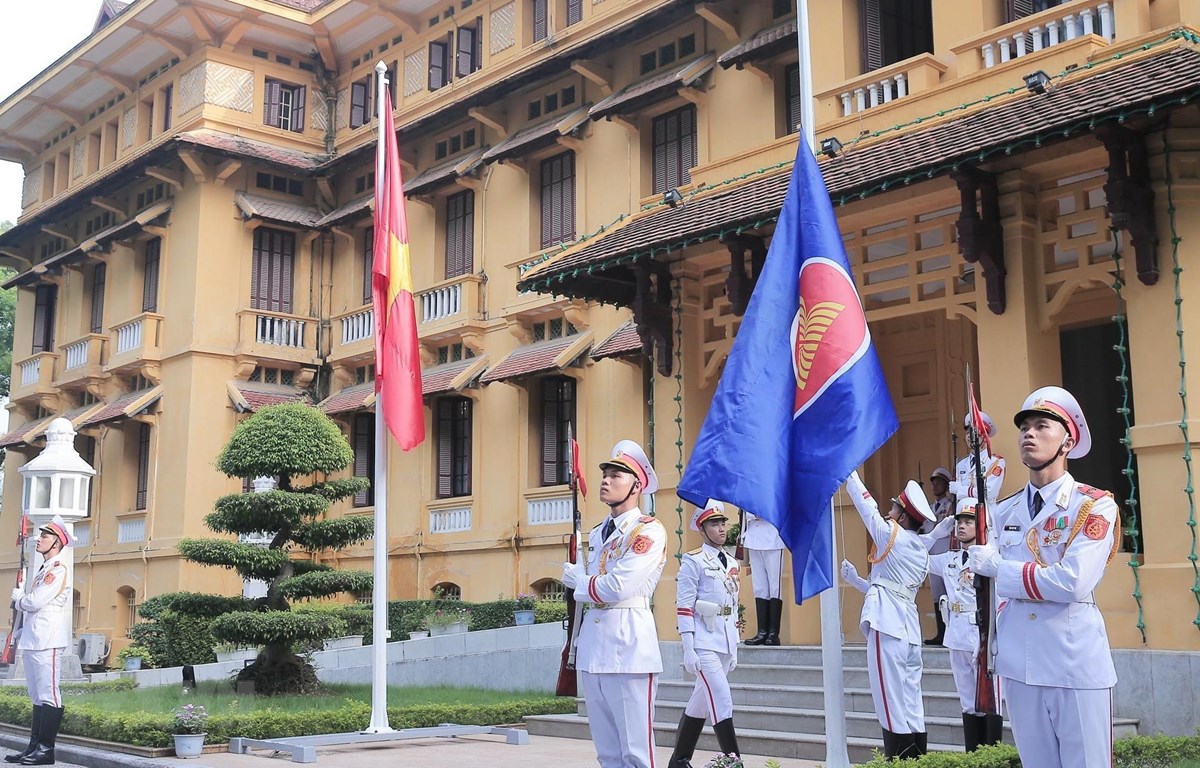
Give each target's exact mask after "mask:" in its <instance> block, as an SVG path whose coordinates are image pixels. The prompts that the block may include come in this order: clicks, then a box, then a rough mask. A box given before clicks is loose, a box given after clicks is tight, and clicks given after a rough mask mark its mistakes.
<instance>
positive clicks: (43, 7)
mask: <svg viewBox="0 0 1200 768" xmlns="http://www.w3.org/2000/svg"><path fill="white" fill-rule="evenodd" d="M0 3H3V6H4V9H3V11H0V99H7V98H8V97H9V96H10V95H11V94H12V93H13V92H14V91H16V90H17V89H19V88H20V87H21V86H23V85H25V83H27V82H29V81H30V80H32V79H33V77H34V75H36V74H37V73H39V72H41V71H42V70H43V69H45V68H46V67H48V66H50V64H52V63H54V61H55V60H56V59H57V58H58V57H59V56H62V55H63V54H64V53H66V52H67V51H69V50H70V49H71V48H72V47H73V46H74V45H75V44H76V43H78V42H79V41H81V40H83V39H84V38H85V37H87V35H88V33H90V32H91V31H92V24H93V23H95V21H96V14H97V13H99V11H100V0H36V1H35V2H29V1H28V0H0ZM24 176H25V172H24V170H23V169H22V168H21V166H19V165H17V164H15V163H6V162H2V161H0V221H6V220H7V221H12V222H15V221H16V220H17V215H18V214H20V212H21V182H22V179H23V178H24Z"/></svg>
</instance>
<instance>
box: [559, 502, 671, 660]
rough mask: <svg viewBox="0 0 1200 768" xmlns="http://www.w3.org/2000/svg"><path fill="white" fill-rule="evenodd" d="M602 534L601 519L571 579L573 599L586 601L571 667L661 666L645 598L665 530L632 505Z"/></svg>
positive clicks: (660, 559)
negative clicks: (579, 574)
mask: <svg viewBox="0 0 1200 768" xmlns="http://www.w3.org/2000/svg"><path fill="white" fill-rule="evenodd" d="M606 522H607V521H606ZM603 535H604V524H603V523H601V524H600V525H598V526H596V527H595V528H593V529H592V531H591V533H589V534H588V557H587V573H586V578H585V579H584V580H583V581H581V582H580V583H579V584H576V585H575V599H576V600H578V601H580V602H581V603H586V604H588V605H587V608H588V610H587V612H586V613H585V614H584V617H583V622H582V625H581V626H580V630H579V647H578V649H577V651H576V660H575V666H576V669H578V670H579V671H581V672H592V673H603V672H620V673H646V672H651V673H658V672H662V668H663V665H662V656H661V655H660V654H659V652H658V630H657V629H656V628H655V625H654V614H653V613H651V611H650V598H651V596H653V595H654V589H655V587H656V586H658V578H659V576H661V575H662V570H663V565H665V564H666V549H667V531H666V529H665V528H663V525H662V523H660V522H658V520H655V519H654V518H653V517H648V516H646V515H643V514H642V512H641V510H639V509H637V508H634V509H631V510H629V511H628V512H624V513H622V514H621V515H620V516H619V517H617V518H616V526H615V528H614V529H613V532H612V534H611V535H610V536H609V537H608V539H607V540H601V537H602V536H603Z"/></svg>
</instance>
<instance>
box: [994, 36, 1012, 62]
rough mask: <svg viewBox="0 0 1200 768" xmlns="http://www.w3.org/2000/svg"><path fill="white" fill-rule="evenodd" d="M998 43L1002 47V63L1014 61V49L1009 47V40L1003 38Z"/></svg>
mask: <svg viewBox="0 0 1200 768" xmlns="http://www.w3.org/2000/svg"><path fill="white" fill-rule="evenodd" d="M996 43H997V44H998V45H999V46H1000V63H1004V62H1006V61H1010V60H1011V59H1012V48H1011V47H1009V44H1008V38H1007V37H1005V38H1001V39H1000V40H997V41H996Z"/></svg>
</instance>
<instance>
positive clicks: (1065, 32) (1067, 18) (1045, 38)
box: [979, 2, 1117, 69]
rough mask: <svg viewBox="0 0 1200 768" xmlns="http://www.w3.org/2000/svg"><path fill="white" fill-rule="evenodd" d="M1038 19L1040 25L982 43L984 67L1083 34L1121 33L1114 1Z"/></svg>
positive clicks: (1109, 36)
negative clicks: (1115, 19) (1116, 22)
mask: <svg viewBox="0 0 1200 768" xmlns="http://www.w3.org/2000/svg"><path fill="white" fill-rule="evenodd" d="M1038 19H1039V20H1040V21H1039V22H1038V23H1037V24H1031V25H1030V26H1029V27H1027V28H1025V29H1020V30H1018V31H1017V32H1015V33H1013V34H1012V35H1011V36H1008V37H1003V38H1000V39H999V40H989V41H987V42H985V43H982V44H981V45H980V46H979V56H980V59H981V60H982V62H983V68H984V69H991V68H992V67H995V66H997V65H999V64H1003V63H1005V62H1006V61H1012V60H1013V59H1019V58H1021V57H1022V56H1026V55H1028V54H1030V53H1035V52H1037V51H1040V50H1043V49H1045V48H1051V47H1053V46H1055V45H1058V44H1060V43H1065V42H1067V41H1068V40H1074V39H1076V38H1078V37H1081V36H1083V35H1099V36H1100V37H1102V38H1104V39H1105V40H1113V39H1115V38H1116V34H1117V32H1116V26H1115V23H1114V17H1113V7H1112V3H1111V2H1102V3H1094V4H1092V5H1089V6H1088V7H1086V8H1077V7H1073V8H1072V10H1071V12H1070V13H1065V14H1063V15H1062V16H1061V17H1058V18H1054V17H1051V18H1050V19H1045V17H1044V16H1043V15H1042V14H1039V15H1038ZM997 51H998V52H999V56H997Z"/></svg>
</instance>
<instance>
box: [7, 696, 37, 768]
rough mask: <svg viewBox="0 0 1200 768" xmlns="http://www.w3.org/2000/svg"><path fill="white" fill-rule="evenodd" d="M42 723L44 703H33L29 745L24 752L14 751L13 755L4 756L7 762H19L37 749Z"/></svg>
mask: <svg viewBox="0 0 1200 768" xmlns="http://www.w3.org/2000/svg"><path fill="white" fill-rule="evenodd" d="M41 725H42V705H41V704H34V705H33V721H32V722H31V723H30V724H29V746H28V747H25V751H24V752H13V753H12V754H11V755H5V756H4V762H6V763H19V762H21V759H22V758H24V757H25V755H28V754H29V753H30V752H32V751H33V750H35V749H37V744H38V732H39V729H40V728H41Z"/></svg>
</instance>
